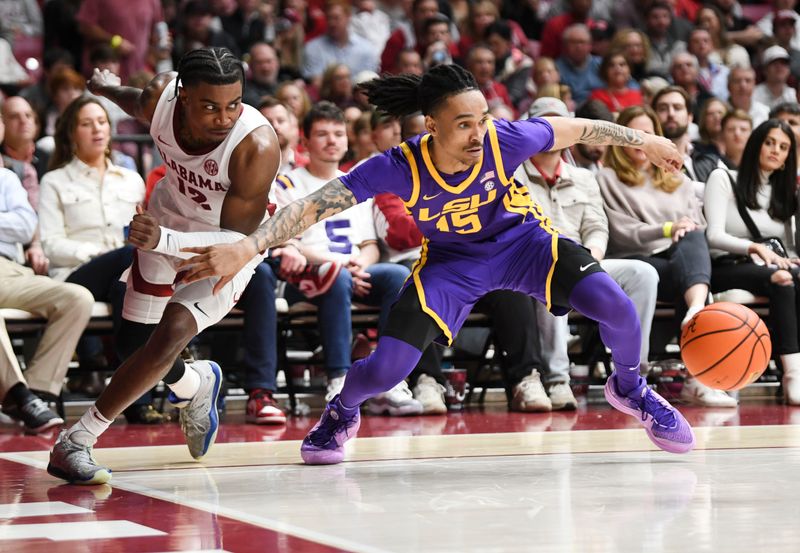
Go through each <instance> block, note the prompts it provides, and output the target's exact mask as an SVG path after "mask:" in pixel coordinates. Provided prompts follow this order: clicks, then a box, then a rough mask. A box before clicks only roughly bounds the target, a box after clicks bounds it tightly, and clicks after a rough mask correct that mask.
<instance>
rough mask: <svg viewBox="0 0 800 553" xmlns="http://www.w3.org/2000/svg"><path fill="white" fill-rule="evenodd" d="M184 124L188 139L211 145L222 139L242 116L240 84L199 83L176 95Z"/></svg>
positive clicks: (185, 88) (183, 89)
mask: <svg viewBox="0 0 800 553" xmlns="http://www.w3.org/2000/svg"><path fill="white" fill-rule="evenodd" d="M180 97H181V102H182V104H183V106H184V110H185V116H186V117H185V118H184V124H185V125H186V126H187V127H188V128H189V132H190V134H191V136H192V138H193V139H194V140H196V141H198V142H202V143H207V144H212V143H219V142H222V141H223V140H225V137H226V136H228V133H229V132H230V131H231V129H232V128H233V125H234V124H236V121H237V120H238V119H239V116H240V115H241V113H242V84H241V83H233V84H222V85H212V84H207V83H199V84H196V85H192V86H190V87H184V88H182V89H181V92H180Z"/></svg>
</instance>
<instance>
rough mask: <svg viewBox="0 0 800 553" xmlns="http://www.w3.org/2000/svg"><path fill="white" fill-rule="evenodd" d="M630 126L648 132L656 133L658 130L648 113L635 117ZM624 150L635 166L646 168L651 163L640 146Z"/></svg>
mask: <svg viewBox="0 0 800 553" xmlns="http://www.w3.org/2000/svg"><path fill="white" fill-rule="evenodd" d="M628 127H629V128H631V129H636V130H637V131H642V132H646V133H647V134H655V132H656V130H655V127H654V126H653V122H652V121H651V120H650V118H649V117H648V116H646V115H640V116H638V117H634V118H633V119H631V120H630V122H629V123H628ZM622 151H624V152H625V155H626V156H628V157H629V158H630V160H631V162H632V163H633V165H634V166H635V167H639V168H644V167H646V166H647V165H649V164H650V162H649V161H648V160H647V156H646V155H645V153H644V152H643V151H642V150H639V149H638V148H623V149H622Z"/></svg>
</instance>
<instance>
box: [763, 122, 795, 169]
mask: <svg viewBox="0 0 800 553" xmlns="http://www.w3.org/2000/svg"><path fill="white" fill-rule="evenodd" d="M791 147H792V142H791V139H790V138H789V136H788V135H787V134H786V133H785V132H783V131H782V130H781V129H770V131H769V132H768V133H767V137H766V138H765V139H764V143H763V144H761V152H760V153H759V156H758V163H759V165H760V166H761V170H762V171H778V170H779V169H780V168H781V167H783V164H784V163H786V158H787V157H789V150H790V149H791Z"/></svg>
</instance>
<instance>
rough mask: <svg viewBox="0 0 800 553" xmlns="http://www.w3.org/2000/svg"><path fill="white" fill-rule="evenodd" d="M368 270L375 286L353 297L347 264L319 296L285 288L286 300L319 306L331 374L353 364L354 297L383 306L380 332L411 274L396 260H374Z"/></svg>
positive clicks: (327, 369) (318, 314)
mask: <svg viewBox="0 0 800 553" xmlns="http://www.w3.org/2000/svg"><path fill="white" fill-rule="evenodd" d="M366 272H367V273H369V274H370V278H369V282H370V283H371V284H372V288H371V289H370V292H369V294H368V295H367V296H365V297H356V298H354V297H353V279H352V277H351V276H350V272H349V271H347V269H344V268H342V271H341V272H340V273H339V276H338V277H337V278H336V282H334V284H333V286H332V287H331V289H330V290H328V291H327V292H326V293H325V294H323V295H321V296H317V297H316V298H312V299H307V298H306V297H305V296H303V294H302V293H301V292H300V291H299V290H297V289H296V288H294V287H293V286H287V288H286V301H288V302H289V303H290V304H291V303H297V302H300V301H309V302H311V303H313V304H314V305H316V306H317V308H318V310H319V311H318V313H317V319H318V321H319V333H320V337H321V339H322V349H323V350H324V352H325V371H326V372H327V373H328V378H336V377H338V376H342V375H343V374H345V373H346V372H347V369H349V368H350V350H351V347H352V343H353V327H352V320H351V318H350V306H351V305H352V303H353V301H356V302H357V303H363V304H366V305H372V306H380V308H381V312H380V316H379V319H378V332H381V330H383V327H384V325H385V324H386V318H387V317H388V316H389V310H390V309H391V307H392V305H393V304H394V302H395V301H396V300H397V297H398V294H399V292H400V288H401V287H402V286H403V283H404V282H405V280H406V278H407V277H408V275H409V274H410V271H409V270H408V269H407V268H406V267H403V266H402V265H398V264H396V263H375V264H374V265H370V266H369V267H367V269H366Z"/></svg>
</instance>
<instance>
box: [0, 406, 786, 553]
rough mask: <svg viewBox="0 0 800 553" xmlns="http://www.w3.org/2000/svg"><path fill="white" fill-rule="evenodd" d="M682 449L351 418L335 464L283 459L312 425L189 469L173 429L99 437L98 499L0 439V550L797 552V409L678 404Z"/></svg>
mask: <svg viewBox="0 0 800 553" xmlns="http://www.w3.org/2000/svg"><path fill="white" fill-rule="evenodd" d="M682 411H683V412H684V414H686V416H687V419H689V421H690V422H691V423H692V424H693V425H694V426H695V428H696V433H697V438H698V447H697V449H696V450H695V451H694V452H692V453H690V454H688V455H682V456H676V455H670V454H667V453H664V452H661V451H658V450H656V449H655V448H654V447H653V446H652V445H651V444H650V442H649V440H648V439H647V438H646V436H645V433H644V431H643V430H641V429H640V428H639V427H638V425H637V423H636V421H634V420H633V419H632V418H630V417H626V416H624V415H621V414H619V413H617V412H615V411H613V410H612V409H611V408H609V407H608V406H606V405H604V404H590V405H586V404H582V405H581V406H580V408H579V410H578V411H577V412H571V413H562V412H558V413H548V414H516V413H508V412H506V410H505V409H504V408H503V407H498V406H492V407H488V408H469V409H468V410H467V411H465V412H463V413H452V414H449V415H447V416H442V417H413V418H405V419H392V418H388V417H365V418H364V422H363V424H362V430H361V432H360V433H359V438H358V439H357V440H355V441H354V442H351V443H350V444H349V448H348V458H347V461H346V462H345V463H343V464H340V465H336V466H327V467H308V466H304V465H302V464H301V463H300V457H299V440H300V439H302V437H303V435H304V434H305V432H306V431H307V430H308V428H310V426H311V425H312V424H313V423H314V422H315V418H313V417H312V418H307V417H293V418H291V419H290V421H289V424H288V425H287V426H286V427H279V428H274V427H273V428H270V427H256V426H253V425H246V424H244V423H243V420H242V418H241V417H240V416H231V417H228V419H226V420H225V422H224V425H223V427H222V430H221V431H220V435H219V439H218V443H217V444H216V445H215V446H214V449H213V450H212V451H211V453H210V454H209V455H208V456H207V457H206V458H205V459H204V460H203V462H202V463H196V462H193V461H192V460H191V458H190V457H189V455H188V451H187V450H186V447H185V446H184V445H182V436H181V435H180V430H179V429H178V428H177V425H175V424H169V425H164V426H162V427H157V428H153V427H142V426H134V425H130V426H127V425H124V424H120V425H115V426H114V427H112V429H111V430H110V431H109V432H108V433H107V434H106V435H104V437H103V440H102V442H101V443H100V444H99V447H98V448H97V449H96V457H97V459H98V461H99V462H101V463H105V464H107V465H109V466H110V467H112V468H113V470H114V478H113V479H112V481H111V486H108V485H106V486H96V487H88V488H84V487H75V486H69V485H64V484H62V483H61V482H60V481H58V480H56V479H54V478H52V477H50V476H49V475H47V473H46V472H45V471H44V467H45V466H46V459H47V449H48V448H49V445H50V444H51V443H52V440H53V439H54V438H55V436H54V435H49V436H37V437H29V436H23V435H22V434H21V432H20V431H19V430H18V429H16V428H14V427H9V426H3V427H0V551H47V552H48V553H52V552H53V551H54V548H58V553H67V552H73V551H76V552H78V551H79V552H95V551H97V552H105V551H142V552H156V551H231V552H235V551H276V552H331V551H346V552H374V553H378V552H450V551H452V552H461V551H470V552H471V551H474V552H504V551H513V552H516V551H543V552H556V553H560V552H598V553H600V552H609V553H616V552H634V551H643V552H645V551H646V552H650V551H652V552H662V551H663V552H673V551H674V552H679V551H680V552H693V551H709V552H718V551H719V552H725V553H739V552H748V553H750V552H756V551H770V552H778V553H779V552H784V551H785V552H790V551H791V552H796V551H800V524H798V523H797V520H798V514H800V512H799V511H800V507H798V505H800V501H798V499H797V498H798V497H800V478H798V475H800V408H789V407H785V406H782V405H779V404H777V403H775V402H772V401H748V402H744V403H743V404H742V405H740V407H739V408H738V409H729V410H720V409H714V410H711V409H700V408H684V409H682Z"/></svg>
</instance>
